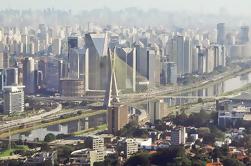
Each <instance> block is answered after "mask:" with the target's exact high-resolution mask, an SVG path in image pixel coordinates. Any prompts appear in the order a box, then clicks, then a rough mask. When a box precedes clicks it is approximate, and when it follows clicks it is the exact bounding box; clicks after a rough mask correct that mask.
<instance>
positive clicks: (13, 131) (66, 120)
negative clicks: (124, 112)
mask: <svg viewBox="0 0 251 166" xmlns="http://www.w3.org/2000/svg"><path fill="white" fill-rule="evenodd" d="M104 113H106V110H100V111H95V112H92V113H85V114H82V115H76V116H73V117H67V118H65V119H57V120H52V121H50V122H47V123H37V124H33V126H31V127H26V128H21V129H20V128H16V129H12V130H11V132H10V133H11V135H14V134H18V133H23V132H27V131H31V130H34V129H38V128H45V127H48V126H52V125H57V124H61V123H67V122H70V121H74V120H78V119H82V118H85V117H90V116H94V115H100V114H104ZM8 136H9V132H8V131H6V132H4V133H1V134H0V138H6V137H8Z"/></svg>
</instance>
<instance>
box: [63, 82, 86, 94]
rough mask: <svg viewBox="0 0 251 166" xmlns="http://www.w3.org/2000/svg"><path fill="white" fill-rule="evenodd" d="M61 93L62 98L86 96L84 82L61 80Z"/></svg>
mask: <svg viewBox="0 0 251 166" xmlns="http://www.w3.org/2000/svg"><path fill="white" fill-rule="evenodd" d="M59 90H60V93H61V95H62V96H69V97H70V96H72V97H81V96H83V95H84V94H85V89H84V81H83V80H80V79H69V78H63V79H60V88H59Z"/></svg>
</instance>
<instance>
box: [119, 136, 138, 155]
mask: <svg viewBox="0 0 251 166" xmlns="http://www.w3.org/2000/svg"><path fill="white" fill-rule="evenodd" d="M117 146H118V147H119V149H121V151H123V152H124V155H125V157H126V158H127V159H128V158H130V157H131V156H132V155H133V154H135V153H137V152H138V150H139V148H138V147H139V145H138V143H137V142H136V140H135V139H132V138H124V139H122V140H119V141H118V145H117Z"/></svg>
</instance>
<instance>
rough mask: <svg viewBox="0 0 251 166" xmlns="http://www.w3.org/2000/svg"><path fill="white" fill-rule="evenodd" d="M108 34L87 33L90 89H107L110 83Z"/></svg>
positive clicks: (86, 57)
mask: <svg viewBox="0 0 251 166" xmlns="http://www.w3.org/2000/svg"><path fill="white" fill-rule="evenodd" d="M108 45H109V43H108V34H107V33H106V34H86V35H85V48H86V53H85V75H86V77H85V80H86V82H88V83H87V86H88V88H87V89H90V90H105V89H106V86H107V83H108V79H107V78H108V70H109V69H108V63H109V59H108V56H107V50H108Z"/></svg>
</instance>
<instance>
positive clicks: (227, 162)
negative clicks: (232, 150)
mask: <svg viewBox="0 0 251 166" xmlns="http://www.w3.org/2000/svg"><path fill="white" fill-rule="evenodd" d="M223 165H224V166H244V163H243V162H240V161H238V160H236V159H233V158H226V159H224V160H223Z"/></svg>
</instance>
